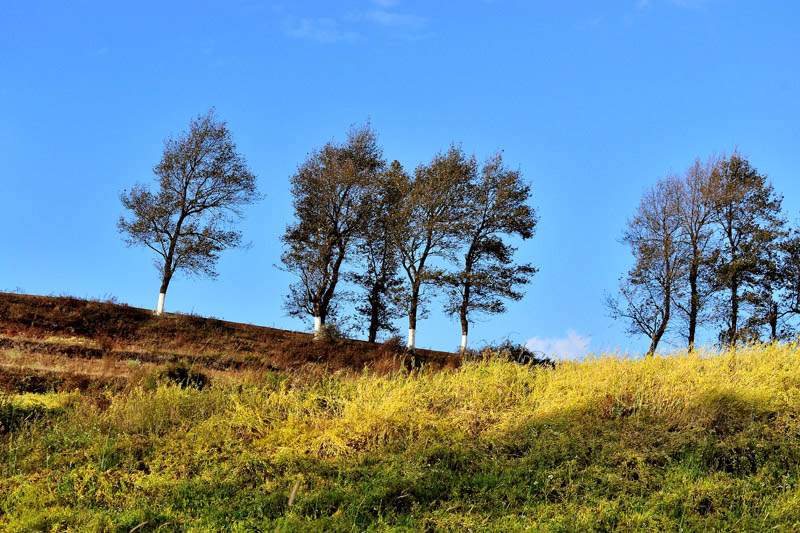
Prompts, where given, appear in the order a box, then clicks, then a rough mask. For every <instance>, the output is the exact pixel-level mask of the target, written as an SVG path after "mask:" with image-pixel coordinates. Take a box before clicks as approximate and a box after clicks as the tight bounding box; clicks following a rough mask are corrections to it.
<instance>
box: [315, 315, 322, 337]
mask: <svg viewBox="0 0 800 533" xmlns="http://www.w3.org/2000/svg"><path fill="white" fill-rule="evenodd" d="M321 329H322V317H321V316H315V317H314V336H315V337H316V336H318V335H319V330H321Z"/></svg>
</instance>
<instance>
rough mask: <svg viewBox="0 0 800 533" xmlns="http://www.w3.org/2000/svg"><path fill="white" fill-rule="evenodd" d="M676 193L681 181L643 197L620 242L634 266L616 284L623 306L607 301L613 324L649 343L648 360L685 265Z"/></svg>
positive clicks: (664, 325) (663, 183)
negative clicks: (626, 247)
mask: <svg viewBox="0 0 800 533" xmlns="http://www.w3.org/2000/svg"><path fill="white" fill-rule="evenodd" d="M680 187H681V184H680V181H679V179H678V178H677V177H674V176H671V177H668V178H666V179H663V180H660V181H659V182H658V183H656V185H655V186H654V187H653V188H652V189H651V190H649V191H647V192H646V193H645V195H644V196H643V198H642V201H641V203H640V204H639V207H638V209H637V211H636V214H635V215H634V217H633V218H631V219H630V220H629V221H628V227H627V229H626V230H625V233H624V234H623V239H622V240H623V242H625V243H627V244H628V245H629V246H630V247H631V251H632V252H633V256H634V258H635V260H636V262H635V265H634V267H633V268H632V269H631V270H630V271H629V272H628V274H627V276H626V277H625V278H623V279H622V280H621V282H620V293H621V297H622V302H620V301H618V300H617V299H615V298H608V299H607V301H606V305H607V306H608V307H609V310H610V311H611V316H612V318H614V319H620V318H621V319H625V320H627V321H628V323H629V325H628V333H630V334H632V335H646V336H647V337H648V338H649V339H650V348H649V349H648V352H647V353H648V354H653V353H655V351H656V349H657V348H658V344H659V342H660V341H661V339H662V337H663V336H664V333H666V331H667V327H668V326H669V323H670V318H671V317H672V302H673V300H674V299H678V298H680V294H679V290H680V288H679V284H678V282H679V280H680V278H681V276H682V270H683V268H684V266H685V262H686V260H685V257H686V254H685V250H684V249H683V247H682V246H681V243H680V240H679V235H680V228H681V226H680V220H679V217H678V198H679V194H680V192H679V191H680Z"/></svg>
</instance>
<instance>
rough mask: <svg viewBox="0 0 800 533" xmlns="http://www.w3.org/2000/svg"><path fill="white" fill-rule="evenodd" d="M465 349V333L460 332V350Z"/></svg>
mask: <svg viewBox="0 0 800 533" xmlns="http://www.w3.org/2000/svg"><path fill="white" fill-rule="evenodd" d="M466 349H467V334H466V333H462V334H461V351H462V352H464V351H466Z"/></svg>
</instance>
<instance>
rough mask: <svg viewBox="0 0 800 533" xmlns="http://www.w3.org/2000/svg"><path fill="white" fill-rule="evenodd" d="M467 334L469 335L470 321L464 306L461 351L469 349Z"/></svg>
mask: <svg viewBox="0 0 800 533" xmlns="http://www.w3.org/2000/svg"><path fill="white" fill-rule="evenodd" d="M467 335H469V321H468V320H467V312H466V309H464V308H463V307H462V308H461V349H460V350H459V352H460V353H464V352H466V351H467Z"/></svg>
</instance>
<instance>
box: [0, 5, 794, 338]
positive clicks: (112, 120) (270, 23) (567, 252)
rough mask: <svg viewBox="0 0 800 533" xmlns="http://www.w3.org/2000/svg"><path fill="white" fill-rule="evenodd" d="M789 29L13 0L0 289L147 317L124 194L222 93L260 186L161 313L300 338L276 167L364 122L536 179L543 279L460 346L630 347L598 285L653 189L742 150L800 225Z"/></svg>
mask: <svg viewBox="0 0 800 533" xmlns="http://www.w3.org/2000/svg"><path fill="white" fill-rule="evenodd" d="M798 20H800V3H798V2H794V1H789V0H786V1H782V2H781V1H774V2H773V1H763V2H757V1H749V2H747V1H738V2H737V1H733V0H716V1H715V0H649V1H646V0H639V1H637V0H625V1H617V2H597V1H583V2H577V1H576V2H569V1H565V2H544V1H540V2H536V1H504V0H493V1H489V0H487V1H475V2H422V1H419V2H412V1H403V0H396V1H395V0H374V1H370V0H361V1H342V2H285V3H269V2H257V1H242V2H239V1H231V2H203V1H196V2H184V3H180V2H125V3H123V2H99V1H98V2H82V1H75V2H55V1H50V2H48V1H41V2H38V1H37V2H30V1H14V0H5V1H4V2H3V3H2V6H0V102H2V113H0V158H1V160H2V167H0V289H6V290H14V289H16V288H20V289H22V290H23V291H25V292H29V293H36V294H62V293H68V294H72V295H75V296H82V297H83V296H89V297H102V296H104V295H106V294H113V295H115V296H116V297H117V298H119V299H120V300H121V301H124V302H127V303H129V304H131V305H135V306H141V307H153V306H155V304H156V299H157V292H158V285H159V282H158V279H157V274H156V272H155V270H154V268H153V266H152V264H151V257H150V254H148V253H147V250H144V249H135V248H132V249H129V248H126V247H125V245H124V244H123V242H122V240H121V239H120V237H119V235H118V234H117V231H116V228H115V223H116V220H117V218H118V217H119V215H120V213H121V206H120V203H119V200H118V193H119V191H120V190H122V189H123V188H126V187H130V186H131V185H132V184H133V183H134V182H136V181H144V182H149V181H150V180H152V172H151V169H152V167H153V165H154V164H156V163H157V162H158V160H159V158H160V156H161V151H162V141H163V139H164V138H165V137H167V136H169V135H171V134H174V133H178V132H180V131H182V130H184V129H185V128H186V127H187V126H188V122H189V119H190V117H192V116H194V115H197V114H199V113H204V112H205V111H206V110H207V109H208V108H209V107H211V106H216V108H217V113H218V115H219V116H220V117H221V118H223V119H225V120H226V121H228V124H229V126H230V128H231V130H232V132H233V134H234V138H235V140H236V141H237V143H238V146H239V148H240V150H241V152H242V153H243V154H244V155H245V156H246V157H247V159H248V161H249V163H250V165H251V168H252V169H253V171H254V172H255V173H256V174H257V176H258V177H259V180H260V186H261V189H262V190H263V192H264V193H266V195H267V198H266V200H265V201H263V202H262V203H261V204H259V205H257V206H254V207H252V208H251V209H250V210H249V211H248V217H247V220H246V222H245V223H243V224H242V229H243V231H244V233H245V236H246V238H247V239H249V240H251V241H252V242H253V247H252V249H250V250H247V251H238V250H237V251H230V252H227V253H225V255H224V256H223V258H222V260H221V262H220V264H219V274H220V277H219V279H218V280H217V281H209V280H193V279H187V278H184V277H178V278H176V279H174V280H173V282H172V284H171V285H170V289H169V293H168V295H167V310H168V311H182V312H195V313H199V314H203V315H213V316H216V317H220V318H225V319H229V320H235V321H244V322H251V323H255V324H262V325H268V326H275V327H281V328H291V329H304V328H306V327H307V325H308V324H306V323H302V322H299V321H297V320H295V319H290V318H288V317H286V316H285V315H284V313H283V311H282V309H281V301H282V297H283V294H284V293H285V291H286V287H287V285H288V283H289V282H290V281H291V278H290V277H289V275H288V274H285V273H283V272H281V271H279V270H277V269H276V268H275V267H274V266H273V265H274V264H275V263H278V262H279V256H280V242H279V236H280V235H281V233H282V232H283V229H284V227H285V225H286V223H287V222H288V221H289V220H290V217H291V206H290V197H289V194H288V176H289V175H290V174H291V173H292V172H293V170H294V169H295V168H296V166H297V165H298V164H299V163H300V162H301V161H302V160H303V159H304V157H305V155H306V154H307V152H308V151H310V150H311V149H312V148H314V147H316V146H320V145H321V144H323V143H324V142H326V141H327V140H329V139H332V138H336V139H342V138H343V136H344V132H345V131H346V129H347V127H348V125H350V124H351V123H355V122H363V121H364V120H365V119H366V118H367V117H371V119H372V123H373V125H374V126H375V128H376V129H377V130H378V132H379V134H380V141H381V143H382V145H383V146H384V149H385V154H386V156H387V157H388V158H389V159H398V160H400V161H401V162H402V163H403V164H404V165H406V167H411V168H413V167H414V166H416V165H417V164H418V163H420V162H424V161H427V160H429V158H430V157H431V156H432V155H433V153H434V152H436V151H438V150H441V149H443V148H446V147H447V146H448V144H449V143H450V142H451V141H456V142H461V143H463V147H464V148H465V149H466V150H467V151H469V152H474V153H475V154H476V155H477V156H478V157H479V158H484V157H486V156H488V155H490V154H491V153H492V152H494V151H496V150H498V149H502V150H504V151H505V158H506V161H507V162H508V163H510V164H511V165H513V166H519V168H520V169H521V170H522V172H523V175H524V176H525V177H526V178H527V179H529V180H530V182H531V183H532V186H533V194H534V199H533V203H534V205H535V206H536V207H537V209H538V212H539V215H540V217H541V222H540V225H539V227H538V231H537V234H536V236H535V238H534V239H533V240H532V241H530V242H528V243H526V244H525V245H524V246H523V247H522V248H521V250H520V258H521V259H523V260H529V261H532V262H533V263H534V264H535V265H536V266H538V267H539V268H540V273H539V274H538V275H537V276H536V277H535V279H534V281H533V283H532V285H531V286H530V288H529V290H528V294H527V296H526V297H525V299H524V300H522V301H521V302H519V303H515V304H512V305H511V306H510V308H509V312H508V313H507V314H506V315H503V316H501V317H493V318H490V319H489V320H487V321H484V322H480V323H478V324H476V325H475V326H473V328H472V335H471V339H472V341H473V342H475V343H479V342H481V341H489V340H495V339H501V338H504V337H509V338H511V339H512V340H514V341H518V342H524V341H526V340H528V339H531V338H534V337H536V338H538V340H537V341H536V344H537V346H539V345H542V344H547V345H555V346H560V347H562V348H563V349H564V350H566V351H569V350H575V349H576V346H577V347H578V348H580V347H581V346H582V343H584V342H589V347H590V349H592V350H600V349H605V348H606V347H608V346H610V347H612V348H614V347H619V348H620V349H621V350H632V351H639V350H641V349H643V348H644V347H646V346H645V343H644V342H643V341H642V340H637V339H629V338H627V337H626V336H625V334H624V331H623V327H622V326H621V325H615V324H613V323H612V321H611V320H610V319H609V318H607V316H606V310H605V309H604V307H603V305H602V298H603V294H604V292H608V291H613V290H614V289H615V287H616V283H617V282H616V280H617V278H618V276H619V275H620V274H621V273H623V272H624V271H625V270H626V268H628V266H629V264H630V261H631V259H630V256H629V254H628V251H627V250H626V249H625V247H623V246H622V245H621V244H620V243H619V242H618V239H619V235H620V233H621V230H622V228H623V225H624V224H625V220H626V218H627V217H628V216H629V215H630V214H631V213H632V211H633V209H634V208H635V206H636V204H637V202H638V200H639V198H640V196H641V194H642V192H643V191H644V189H645V188H646V187H648V186H649V185H650V184H652V183H653V182H654V181H655V180H656V179H657V178H658V177H659V176H662V175H664V174H666V173H668V172H670V171H682V170H683V169H684V168H685V167H686V166H688V165H689V164H690V162H691V161H692V160H693V159H694V158H695V157H698V156H699V157H703V158H705V157H707V156H708V155H710V154H711V153H712V152H722V151H728V152H729V151H731V150H732V149H733V148H734V147H736V146H738V147H739V148H740V149H741V151H742V152H743V153H745V154H746V155H748V156H749V157H750V159H751V161H752V163H753V164H754V165H755V166H756V167H757V168H758V169H760V170H761V171H763V172H765V173H767V174H768V175H769V176H770V178H771V179H772V182H773V184H774V186H775V188H776V189H777V190H778V191H780V192H782V193H783V194H784V195H785V197H786V198H785V202H784V205H785V208H786V210H787V214H788V215H789V217H790V219H792V220H796V219H797V218H798V214H800V176H799V175H798V170H800V128H799V127H798V125H799V124H800V98H799V97H800V31H798V29H797V21H798ZM400 325H401V327H403V326H404V325H405V324H404V323H402V322H401V323H400ZM459 338H460V328H459V326H458V324H457V323H456V322H455V321H451V320H449V319H447V318H443V317H442V316H441V313H440V308H439V307H438V306H434V307H433V308H432V312H431V318H430V319H428V320H424V321H422V322H420V324H419V329H418V334H417V343H418V345H419V346H423V347H432V348H439V349H453V348H455V347H456V346H457V345H458V341H459Z"/></svg>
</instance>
